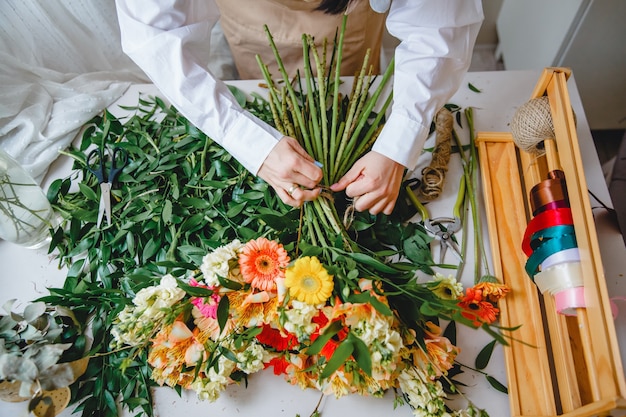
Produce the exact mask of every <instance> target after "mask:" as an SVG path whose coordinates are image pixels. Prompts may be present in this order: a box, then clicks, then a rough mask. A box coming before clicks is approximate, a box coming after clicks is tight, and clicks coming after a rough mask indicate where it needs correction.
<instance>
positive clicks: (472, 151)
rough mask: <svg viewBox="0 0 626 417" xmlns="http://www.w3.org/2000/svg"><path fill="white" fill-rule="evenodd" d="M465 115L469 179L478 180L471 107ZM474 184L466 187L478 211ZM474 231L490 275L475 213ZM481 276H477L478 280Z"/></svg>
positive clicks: (482, 260) (478, 220)
mask: <svg viewBox="0 0 626 417" xmlns="http://www.w3.org/2000/svg"><path fill="white" fill-rule="evenodd" d="M465 117H466V118H467V125H468V128H469V136H470V161H471V163H470V166H469V170H470V172H469V176H470V177H471V179H473V180H476V181H477V180H478V178H476V176H477V172H478V170H477V169H476V168H477V163H478V154H477V152H476V138H475V133H474V111H473V109H472V108H471V107H468V108H467V109H465ZM474 184H476V183H475V182H471V183H469V185H470V186H471V188H470V189H467V190H468V191H470V192H471V193H472V194H471V200H470V201H473V202H474V205H473V207H472V211H474V210H475V211H476V213H478V203H477V202H476V198H475V195H476V194H475V193H474V191H475V190H474V188H473V187H474ZM474 233H475V234H476V243H477V245H478V246H477V248H479V250H480V263H481V264H482V265H483V268H484V270H485V273H486V275H491V273H490V272H489V263H488V262H487V254H486V253H485V246H484V242H483V236H482V222H481V219H480V216H479V215H477V216H476V220H475V223H474ZM480 278H482V277H479V280H480Z"/></svg>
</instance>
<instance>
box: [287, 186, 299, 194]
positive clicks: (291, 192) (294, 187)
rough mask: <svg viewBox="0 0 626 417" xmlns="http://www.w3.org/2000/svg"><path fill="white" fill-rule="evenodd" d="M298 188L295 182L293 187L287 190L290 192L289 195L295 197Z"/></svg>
mask: <svg viewBox="0 0 626 417" xmlns="http://www.w3.org/2000/svg"><path fill="white" fill-rule="evenodd" d="M296 188H298V184H293V185H292V186H291V187H289V189H288V190H287V194H289V197H293V192H294V191H296Z"/></svg>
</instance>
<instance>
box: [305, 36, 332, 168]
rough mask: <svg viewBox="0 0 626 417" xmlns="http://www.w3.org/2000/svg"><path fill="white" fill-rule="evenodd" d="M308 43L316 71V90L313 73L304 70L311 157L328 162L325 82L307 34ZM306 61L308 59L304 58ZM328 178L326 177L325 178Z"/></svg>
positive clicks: (321, 68)
mask: <svg viewBox="0 0 626 417" xmlns="http://www.w3.org/2000/svg"><path fill="white" fill-rule="evenodd" d="M307 44H308V45H309V47H310V48H311V50H312V51H313V59H314V60H315V69H316V71H317V78H318V82H317V91H315V90H314V89H313V85H314V83H313V74H312V72H311V71H308V72H305V76H306V80H307V89H308V91H307V98H308V100H309V108H310V111H311V116H312V120H313V127H314V129H315V130H314V135H315V141H314V143H315V144H316V149H315V152H314V153H313V157H314V158H315V160H317V161H324V164H326V163H328V160H326V158H328V155H329V149H328V117H327V114H326V83H325V80H324V67H323V63H322V61H321V60H320V58H319V54H318V52H317V48H316V47H315V43H314V42H313V37H312V36H310V35H308V36H307V37H306V41H305V45H307ZM308 56H309V55H308V52H307V53H306V54H305V57H308ZM305 61H306V62H308V59H307V60H305ZM312 93H317V99H318V102H319V104H318V106H319V109H318V108H316V106H315V97H314V94H312ZM318 110H319V116H320V117H319V123H318V119H317V113H318ZM324 176H325V177H327V173H326V171H324ZM326 180H328V178H326Z"/></svg>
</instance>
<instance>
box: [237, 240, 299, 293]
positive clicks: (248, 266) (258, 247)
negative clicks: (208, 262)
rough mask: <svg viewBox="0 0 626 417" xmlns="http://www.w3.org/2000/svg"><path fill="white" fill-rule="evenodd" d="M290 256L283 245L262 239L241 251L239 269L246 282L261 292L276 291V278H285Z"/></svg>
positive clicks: (247, 244) (253, 241)
mask: <svg viewBox="0 0 626 417" xmlns="http://www.w3.org/2000/svg"><path fill="white" fill-rule="evenodd" d="M288 264H289V255H288V254H287V251H286V250H285V248H283V245H281V244H280V243H278V242H275V241H273V240H268V239H266V238H264V237H260V238H258V239H255V240H250V241H249V242H248V243H246V244H245V246H244V247H243V248H242V250H241V254H240V255H239V267H240V269H241V275H242V276H243V279H244V281H245V282H247V283H249V284H250V285H251V286H252V287H254V288H258V289H260V290H261V291H276V278H282V277H284V276H285V272H284V268H285V267H286V266H287V265H288Z"/></svg>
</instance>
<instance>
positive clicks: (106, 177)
mask: <svg viewBox="0 0 626 417" xmlns="http://www.w3.org/2000/svg"><path fill="white" fill-rule="evenodd" d="M104 152H105V151H104V150H103V149H101V148H97V149H94V150H92V151H91V152H90V153H89V155H88V156H87V169H88V170H89V172H91V173H92V174H93V175H94V176H95V177H96V178H97V179H98V183H99V184H100V207H99V208H98V220H97V221H96V226H97V227H100V225H101V224H102V218H103V217H104V215H105V214H106V218H107V225H108V226H110V225H111V189H112V188H113V183H114V182H115V179H116V178H117V176H118V175H119V173H120V172H121V171H122V169H124V167H125V166H126V165H127V164H128V153H127V152H126V150H124V149H122V148H118V147H114V148H113V151H112V152H111V150H110V149H108V148H107V153H108V156H109V157H110V159H111V167H110V168H109V170H108V172H107V168H106V160H107V155H106V154H105V153H104Z"/></svg>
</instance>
